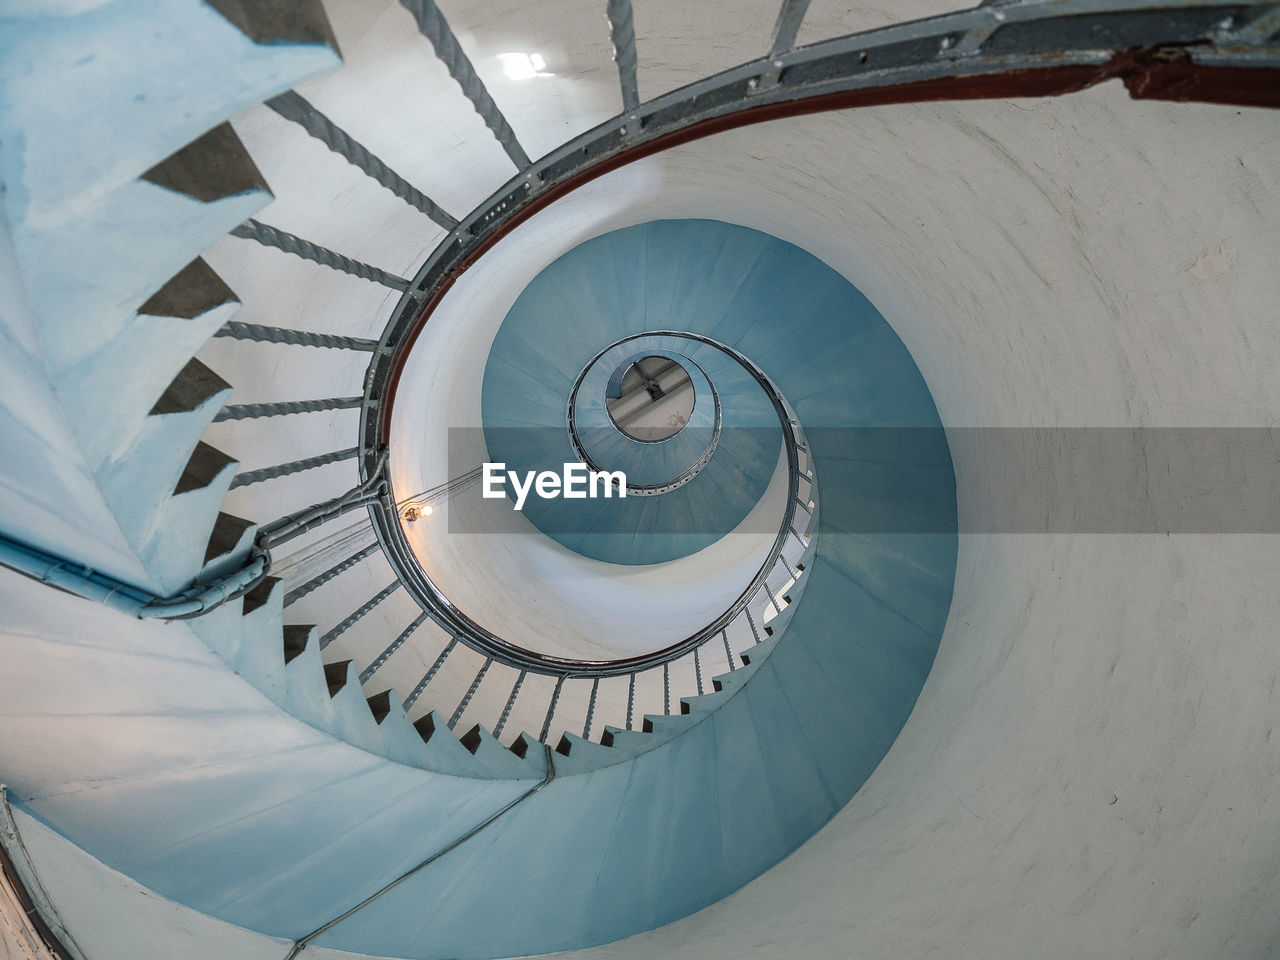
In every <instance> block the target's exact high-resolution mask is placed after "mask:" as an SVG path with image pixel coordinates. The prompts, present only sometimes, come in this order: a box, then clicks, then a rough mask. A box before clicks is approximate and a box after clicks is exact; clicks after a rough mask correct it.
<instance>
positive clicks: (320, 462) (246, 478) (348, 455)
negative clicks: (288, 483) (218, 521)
mask: <svg viewBox="0 0 1280 960" xmlns="http://www.w3.org/2000/svg"><path fill="white" fill-rule="evenodd" d="M359 452H360V451H359V449H358V448H357V447H349V448H347V449H346V450H335V451H334V452H333V453H324V454H321V455H320V456H318V457H306V458H305V459H302V460H292V461H290V462H289V463H280V464H276V465H275V466H274V467H263V468H262V469H261V470H246V471H245V472H244V473H237V474H236V475H235V477H234V478H233V479H232V481H231V486H230V488H229V489H231V490H236V489H239V488H240V487H247V486H249V485H251V484H254V483H262V482H263V481H264V480H274V479H276V478H277V477H287V476H290V475H291V474H295V473H301V472H302V471H303V470H314V469H315V468H316V467H323V466H327V465H328V464H330V463H338V462H340V461H342V460H351V459H352V458H354V457H355V456H356V454H358V453H359Z"/></svg>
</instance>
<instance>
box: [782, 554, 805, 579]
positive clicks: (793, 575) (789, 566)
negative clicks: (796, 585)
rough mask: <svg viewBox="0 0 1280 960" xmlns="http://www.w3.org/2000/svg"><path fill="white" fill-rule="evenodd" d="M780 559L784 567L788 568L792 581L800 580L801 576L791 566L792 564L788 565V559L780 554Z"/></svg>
mask: <svg viewBox="0 0 1280 960" xmlns="http://www.w3.org/2000/svg"><path fill="white" fill-rule="evenodd" d="M778 559H779V560H781V561H782V565H783V566H784V567H786V568H787V573H788V574H789V575H790V576H791V579H792V580H799V579H800V574H798V573H796V571H795V569H794V568H793V567H792V566H791V564H789V563H787V558H786V557H784V556H783V555H782V554H778Z"/></svg>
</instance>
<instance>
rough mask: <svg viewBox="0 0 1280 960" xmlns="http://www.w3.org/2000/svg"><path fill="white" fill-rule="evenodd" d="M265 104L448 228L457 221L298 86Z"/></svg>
mask: <svg viewBox="0 0 1280 960" xmlns="http://www.w3.org/2000/svg"><path fill="white" fill-rule="evenodd" d="M266 105H267V106H268V107H270V108H271V109H272V110H274V111H275V112H276V113H278V114H280V116H282V117H284V118H285V119H286V120H292V121H293V122H294V123H296V124H298V125H299V126H300V127H302V129H304V130H306V131H307V133H309V134H311V136H313V137H315V138H316V139H317V140H319V141H320V142H321V143H323V144H324V145H325V146H326V147H328V148H329V149H330V150H332V151H333V152H334V153H336V154H338V156H340V157H342V158H343V159H344V160H346V161H347V162H348V163H349V164H351V165H352V166H354V167H356V168H358V169H360V170H362V171H364V173H365V174H366V175H367V176H369V177H371V178H372V179H374V180H376V181H377V182H378V183H380V184H381V185H382V186H384V187H386V188H387V189H388V190H390V191H391V192H392V193H394V194H395V195H396V196H397V197H399V198H400V199H401V200H403V201H404V202H405V203H407V204H409V205H410V206H412V207H416V208H417V209H418V210H419V211H421V212H422V213H425V214H426V215H427V216H428V217H430V218H431V219H432V220H434V221H435V222H436V223H438V224H440V226H442V227H444V228H445V229H446V230H452V229H454V228H455V227H456V226H457V225H458V221H457V220H455V219H454V218H453V217H451V216H449V214H447V213H445V212H444V211H443V210H441V209H440V207H439V206H437V205H436V203H435V201H433V200H432V199H431V198H430V197H428V196H427V195H426V194H424V193H423V192H422V191H421V190H419V189H418V188H417V187H415V186H413V185H412V184H411V183H409V182H408V181H407V180H405V179H404V177H402V176H400V174H398V173H396V172H395V171H394V170H392V169H391V168H390V167H388V166H387V165H386V164H385V163H383V162H382V160H381V159H379V158H378V156H377V155H376V154H375V153H373V152H372V151H370V150H369V148H368V147H366V146H365V145H364V144H362V143H360V142H359V141H358V140H355V139H353V138H352V136H351V134H349V133H347V131H345V130H343V129H342V128H341V127H340V126H338V125H337V124H336V123H334V122H333V121H332V120H330V119H329V118H328V117H326V116H325V115H324V114H323V113H321V112H320V111H319V110H317V109H316V108H315V107H314V106H312V104H311V103H310V101H308V100H307V99H306V98H305V97H303V96H302V94H300V93H298V92H297V91H296V90H286V91H285V92H284V93H282V94H280V95H279V96H277V97H272V98H271V99H270V100H268V101H266Z"/></svg>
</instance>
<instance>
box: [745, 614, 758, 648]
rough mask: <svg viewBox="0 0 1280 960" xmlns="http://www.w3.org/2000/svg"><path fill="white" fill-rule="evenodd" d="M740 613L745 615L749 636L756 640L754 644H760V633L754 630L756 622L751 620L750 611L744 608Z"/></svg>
mask: <svg viewBox="0 0 1280 960" xmlns="http://www.w3.org/2000/svg"><path fill="white" fill-rule="evenodd" d="M742 612H743V613H745V614H746V615H747V626H749V627H750V628H751V636H753V637H755V638H756V643H759V642H760V631H759V630H757V629H756V622H755V621H754V620H752V619H751V611H750V610H748V609H747V608H746V607H743V608H742Z"/></svg>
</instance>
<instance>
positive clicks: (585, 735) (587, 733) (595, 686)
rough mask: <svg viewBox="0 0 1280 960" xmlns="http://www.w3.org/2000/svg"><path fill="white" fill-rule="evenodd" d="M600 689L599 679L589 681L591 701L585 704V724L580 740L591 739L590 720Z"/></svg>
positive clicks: (593, 713) (594, 711)
mask: <svg viewBox="0 0 1280 960" xmlns="http://www.w3.org/2000/svg"><path fill="white" fill-rule="evenodd" d="M599 689H600V678H599V677H596V678H595V679H594V680H592V681H591V700H590V701H589V702H588V703H587V722H586V723H584V724H583V725H582V739H583V740H590V739H591V718H592V717H594V716H595V713H596V693H597V692H598V691H599Z"/></svg>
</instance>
